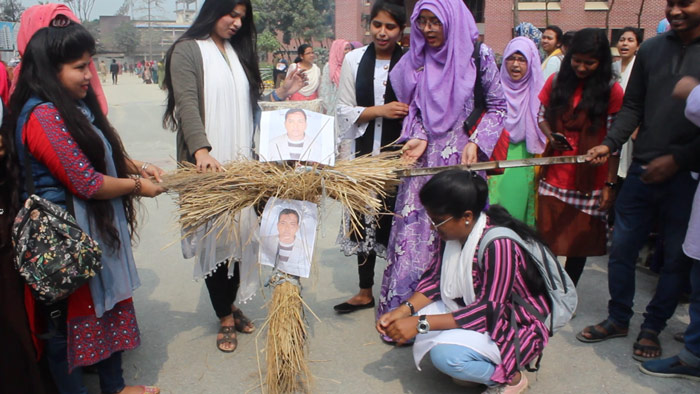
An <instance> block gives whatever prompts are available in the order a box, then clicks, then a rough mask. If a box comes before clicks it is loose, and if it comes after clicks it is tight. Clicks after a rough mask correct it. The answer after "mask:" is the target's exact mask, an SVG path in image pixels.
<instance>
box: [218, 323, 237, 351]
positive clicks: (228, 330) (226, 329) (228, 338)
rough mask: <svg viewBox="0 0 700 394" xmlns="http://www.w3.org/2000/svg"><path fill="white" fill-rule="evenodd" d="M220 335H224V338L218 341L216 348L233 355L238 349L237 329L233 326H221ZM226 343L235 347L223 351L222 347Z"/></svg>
mask: <svg viewBox="0 0 700 394" xmlns="http://www.w3.org/2000/svg"><path fill="white" fill-rule="evenodd" d="M218 334H222V335H223V337H221V338H219V339H217V340H216V348H217V349H219V350H220V351H222V352H224V353H233V351H234V350H236V348H237V347H238V338H236V328H235V327H233V326H221V327H219V332H218ZM224 343H227V344H228V343H230V344H232V345H233V349H231V350H228V349H223V348H222V347H221V345H222V344H224Z"/></svg>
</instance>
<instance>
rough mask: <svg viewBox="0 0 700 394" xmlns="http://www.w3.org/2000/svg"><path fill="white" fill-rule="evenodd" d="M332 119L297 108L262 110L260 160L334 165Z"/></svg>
mask: <svg viewBox="0 0 700 394" xmlns="http://www.w3.org/2000/svg"><path fill="white" fill-rule="evenodd" d="M333 124H334V118H333V117H332V116H327V115H323V114H320V113H318V112H312V111H307V110H304V109H300V108H291V109H282V110H277V111H264V112H263V113H262V117H261V120H260V151H259V154H260V161H278V160H296V161H311V162H316V163H321V164H326V165H331V166H332V165H334V164H335V142H334V129H333V127H334V126H333Z"/></svg>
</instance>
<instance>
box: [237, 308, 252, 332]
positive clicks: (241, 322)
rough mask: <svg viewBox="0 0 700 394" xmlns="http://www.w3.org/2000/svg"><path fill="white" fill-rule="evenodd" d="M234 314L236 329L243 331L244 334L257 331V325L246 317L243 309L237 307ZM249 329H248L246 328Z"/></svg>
mask: <svg viewBox="0 0 700 394" xmlns="http://www.w3.org/2000/svg"><path fill="white" fill-rule="evenodd" d="M232 314H233V321H234V324H235V327H236V330H237V331H238V332H242V333H244V334H251V333H252V332H253V331H255V326H254V325H253V322H251V321H250V319H248V317H246V315H244V314H243V311H242V310H240V309H236V310H235V311H234V312H232ZM246 329H248V330H246Z"/></svg>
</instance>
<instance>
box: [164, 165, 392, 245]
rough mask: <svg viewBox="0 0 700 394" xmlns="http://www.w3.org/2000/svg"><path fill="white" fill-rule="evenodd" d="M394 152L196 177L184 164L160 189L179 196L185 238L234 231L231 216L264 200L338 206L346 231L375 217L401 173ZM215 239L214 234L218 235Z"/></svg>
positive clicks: (244, 167) (234, 167)
mask: <svg viewBox="0 0 700 394" xmlns="http://www.w3.org/2000/svg"><path fill="white" fill-rule="evenodd" d="M403 163H404V162H403V161H402V160H401V158H400V153H399V152H387V153H382V154H380V155H378V156H362V157H358V158H355V159H353V160H343V161H338V162H336V165H335V166H334V167H330V166H323V165H319V164H313V165H309V166H296V167H295V165H294V163H291V162H284V163H282V162H264V163H263V162H258V161H254V160H239V161H233V162H230V163H227V164H225V165H224V169H225V171H222V172H207V173H199V172H197V168H196V167H195V166H194V165H192V164H189V163H185V164H183V165H182V166H181V168H179V169H178V170H176V171H175V172H172V173H170V174H168V175H166V176H165V177H164V186H165V187H166V188H167V189H168V190H169V192H171V193H177V194H179V199H177V203H178V204H179V208H178V214H179V222H180V225H181V227H182V228H183V229H187V230H186V231H185V234H183V235H184V236H188V235H191V234H192V233H193V232H194V231H195V230H196V229H197V228H198V227H200V226H203V225H204V224H207V223H208V222H210V221H213V222H214V223H213V225H212V228H217V229H221V231H222V232H223V231H224V230H227V229H229V230H230V229H235V227H236V225H235V222H236V215H237V214H238V213H239V212H240V211H241V210H242V209H243V208H246V207H249V206H259V205H260V204H263V203H265V202H266V201H267V200H268V199H269V198H270V197H277V198H281V199H290V200H304V201H311V202H314V203H319V202H320V200H321V198H322V197H324V196H327V197H330V198H333V199H335V200H337V201H338V202H340V203H341V204H342V205H343V206H344V207H345V208H346V209H347V210H348V211H349V212H350V214H351V219H352V220H351V230H353V231H356V230H358V229H359V228H360V227H361V226H362V215H377V214H378V212H380V211H381V210H382V208H384V207H383V206H382V204H383V203H382V199H383V197H385V196H386V194H387V192H389V191H391V190H392V189H393V188H395V187H396V185H398V183H399V178H398V176H397V175H396V171H397V170H400V169H403V168H406V166H405V165H404V164H403ZM218 235H220V234H218Z"/></svg>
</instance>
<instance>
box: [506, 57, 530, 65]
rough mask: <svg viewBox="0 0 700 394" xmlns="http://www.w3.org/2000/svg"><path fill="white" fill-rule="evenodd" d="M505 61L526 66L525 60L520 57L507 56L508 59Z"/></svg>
mask: <svg viewBox="0 0 700 394" xmlns="http://www.w3.org/2000/svg"><path fill="white" fill-rule="evenodd" d="M506 61H507V62H511V63H516V62H517V63H520V64H527V59H525V58H524V57H522V56H508V57H507V58H506Z"/></svg>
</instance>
